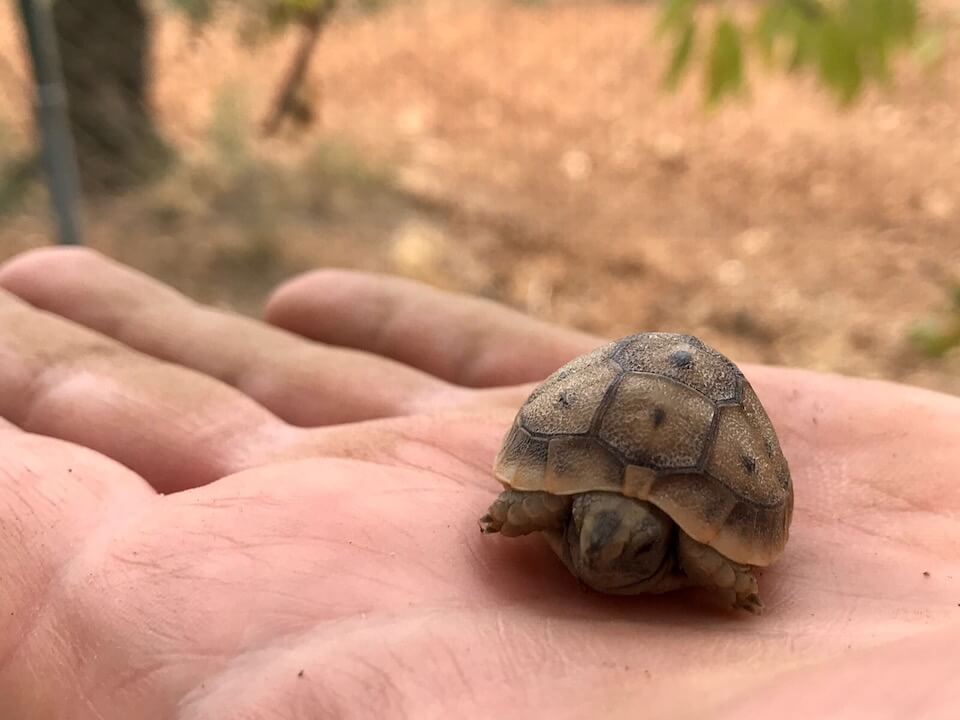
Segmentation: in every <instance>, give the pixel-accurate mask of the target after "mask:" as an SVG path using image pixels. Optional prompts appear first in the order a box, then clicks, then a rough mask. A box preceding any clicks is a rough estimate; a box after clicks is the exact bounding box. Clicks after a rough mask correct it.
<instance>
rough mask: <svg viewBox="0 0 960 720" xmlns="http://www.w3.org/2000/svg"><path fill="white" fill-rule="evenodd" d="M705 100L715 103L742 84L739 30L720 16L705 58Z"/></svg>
mask: <svg viewBox="0 0 960 720" xmlns="http://www.w3.org/2000/svg"><path fill="white" fill-rule="evenodd" d="M706 84H707V101H708V102H709V103H710V104H715V103H716V102H718V101H719V100H721V99H722V98H723V97H725V96H726V95H731V94H733V93H735V92H736V91H737V90H739V89H740V88H741V87H742V86H743V49H742V43H741V39H740V30H739V29H738V28H737V26H736V25H734V23H733V22H732V21H731V20H730V19H729V18H727V17H724V16H721V17H720V18H719V19H718V21H717V23H716V25H715V27H714V32H713V44H712V45H711V47H710V54H709V56H708V58H707V72H706Z"/></svg>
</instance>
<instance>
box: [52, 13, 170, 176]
mask: <svg viewBox="0 0 960 720" xmlns="http://www.w3.org/2000/svg"><path fill="white" fill-rule="evenodd" d="M53 21H54V26H55V28H56V33H57V40H58V43H59V50H60V58H61V61H62V65H63V79H64V84H65V85H66V90H67V99H68V103H69V104H68V112H69V117H70V124H71V126H72V128H73V134H74V143H75V145H76V153H77V163H78V165H79V169H80V177H81V182H82V185H83V188H84V190H85V192H86V193H87V194H88V195H90V194H93V195H97V194H104V193H108V192H117V191H120V190H125V189H130V188H133V187H135V186H137V185H140V184H142V183H144V182H147V181H149V180H150V179H152V178H154V177H155V176H156V175H157V174H158V173H159V172H160V171H161V170H162V169H163V168H164V167H165V165H166V163H167V161H168V160H169V159H170V157H171V152H170V150H169V148H168V147H167V146H166V144H165V143H164V142H163V141H162V139H161V138H160V135H159V133H158V132H157V130H156V127H155V126H154V124H153V118H152V117H151V113H150V108H149V106H148V103H147V99H146V98H147V83H148V80H149V67H148V62H149V58H148V52H147V45H148V41H149V18H148V17H147V13H146V11H145V9H144V0H55V2H54V3H53Z"/></svg>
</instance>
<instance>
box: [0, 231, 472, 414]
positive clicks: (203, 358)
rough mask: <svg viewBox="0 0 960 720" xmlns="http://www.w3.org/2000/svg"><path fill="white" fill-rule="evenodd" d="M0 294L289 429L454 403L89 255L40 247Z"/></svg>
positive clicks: (409, 378)
mask: <svg viewBox="0 0 960 720" xmlns="http://www.w3.org/2000/svg"><path fill="white" fill-rule="evenodd" d="M0 287H3V288H5V289H6V290H8V291H10V292H12V293H14V294H16V295H17V296H19V297H21V298H22V299H24V300H26V301H27V302H28V303H30V304H31V305H34V306H35V307H38V308H41V309H43V310H47V311H49V312H52V313H56V314H58V315H60V316H62V317H65V318H68V319H69V320H72V321H74V322H76V323H80V324H82V325H85V326H87V327H89V328H91V329H93V330H96V331H98V332H101V333H104V334H106V335H109V336H111V337H113V338H115V339H117V340H119V341H120V342H122V343H124V344H126V345H128V346H129V347H131V348H134V349H136V350H139V351H141V352H143V353H147V354H149V355H152V356H154V357H156V358H159V359H162V360H167V361H169V362H174V363H178V364H180V365H184V366H187V367H190V368H193V369H195V370H198V371H200V372H202V373H205V374H207V375H210V376H212V377H215V378H217V379H219V380H221V381H223V382H225V383H227V384H229V385H233V386H234V387H236V388H238V389H239V390H241V391H242V392H244V393H246V394H247V395H249V396H250V397H251V398H253V399H255V400H256V401H257V402H259V403H260V404H262V405H263V406H264V407H266V408H268V409H269V410H271V411H272V412H273V413H275V414H276V415H278V416H280V417H282V418H284V419H285V420H287V421H288V422H291V423H294V424H303V425H321V424H329V423H339V422H351V421H357V420H364V419H368V418H377V417H386V416H391V415H400V414H404V413H409V412H414V411H417V410H421V409H429V408H432V407H434V406H437V405H443V404H444V403H446V402H449V401H451V399H453V400H456V398H455V397H454V396H455V395H456V392H457V391H456V390H455V389H454V388H452V387H451V386H449V385H447V384H446V383H443V382H441V381H439V380H437V379H436V378H433V377H431V376H429V375H427V374H425V373H423V372H420V371H418V370H414V369H413V368H410V367H408V366H406V365H403V364H401V363H398V362H392V361H388V360H385V359H384V358H377V357H374V356H372V355H369V354H368V353H363V352H358V351H356V350H347V349H343V348H330V347H324V346H322V345H318V344H316V343H310V342H306V341H304V340H303V339H302V338H299V337H296V336H295V335H292V334H290V333H287V332H283V331H280V330H278V329H276V328H275V327H271V326H269V325H266V324H264V323H261V322H257V321H254V320H252V319H249V318H244V317H241V316H238V315H234V314H231V313H227V312H223V311H220V310H216V309H214V308H210V307H205V306H202V305H199V304H197V303H194V302H192V301H191V300H189V299H188V298H186V297H185V296H183V295H181V294H180V293H178V292H176V291H175V290H174V289H172V288H170V287H168V286H166V285H163V284H162V283H159V282H157V281H155V280H153V279H152V278H150V277H148V276H146V275H143V274H141V273H139V272H136V271H134V270H131V269H129V268H127V267H124V266H122V265H120V264H118V263H116V262H113V261H111V260H109V259H107V258H105V257H104V256H102V255H100V254H98V253H95V252H93V251H90V250H86V249H72V248H71V249H63V248H54V249H49V248H47V249H43V250H36V251H32V252H29V253H25V254H23V255H20V256H18V257H17V258H14V259H13V260H11V261H9V262H7V263H6V264H5V265H3V266H2V267H0Z"/></svg>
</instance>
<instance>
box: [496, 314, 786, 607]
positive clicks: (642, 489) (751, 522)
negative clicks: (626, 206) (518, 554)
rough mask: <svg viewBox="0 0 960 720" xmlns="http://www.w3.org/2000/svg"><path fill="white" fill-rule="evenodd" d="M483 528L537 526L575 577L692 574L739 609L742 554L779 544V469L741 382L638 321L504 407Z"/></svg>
mask: <svg viewBox="0 0 960 720" xmlns="http://www.w3.org/2000/svg"><path fill="white" fill-rule="evenodd" d="M494 474H495V475H496V477H497V479H498V480H499V481H500V482H501V483H502V484H503V486H504V487H505V488H506V489H505V490H504V491H503V492H502V493H501V494H500V495H499V497H497V499H496V500H494V502H493V504H491V505H490V508H489V510H488V512H487V514H486V515H484V516H483V517H482V518H481V519H480V528H481V530H482V531H483V532H484V533H497V532H499V533H501V534H502V535H505V536H509V537H514V536H517V535H525V534H527V533H531V532H536V531H542V532H543V533H544V534H545V535H546V537H547V539H548V541H549V543H550V546H551V547H552V548H553V550H554V552H555V553H556V554H557V555H558V556H559V557H560V559H561V560H562V561H563V562H564V564H565V565H566V566H567V568H568V569H569V570H570V572H572V573H573V574H574V576H576V577H577V578H579V579H580V580H581V581H582V582H583V583H584V584H586V585H588V586H589V587H592V588H593V589H595V590H598V591H601V592H607V593H615V594H636V593H662V592H667V591H670V590H675V589H678V588H682V587H689V586H702V587H707V588H710V589H712V590H713V591H715V592H716V593H718V594H719V595H720V597H721V598H722V599H723V600H724V601H726V602H729V604H730V605H731V606H733V607H737V608H742V609H744V610H748V611H750V612H753V613H759V612H761V610H762V608H763V604H762V603H761V602H760V597H759V594H758V590H757V581H756V578H755V577H754V574H753V568H755V567H758V566H765V565H768V564H770V563H771V562H772V561H773V560H774V559H775V558H776V557H777V556H779V555H780V553H781V552H782V551H783V549H784V546H785V545H786V542H787V538H788V535H789V528H790V521H791V519H792V517H793V483H792V481H791V478H790V470H789V467H788V466H787V461H786V458H784V456H783V452H782V451H781V449H780V443H779V441H778V439H777V435H776V433H775V431H774V429H773V426H772V425H771V423H770V419H769V418H768V417H767V414H766V411H765V410H764V409H763V407H762V405H761V404H760V401H759V400H758V399H757V395H756V394H755V393H754V391H753V388H752V387H751V386H750V383H749V382H747V380H746V378H744V376H743V374H742V373H741V372H740V370H739V369H738V368H737V367H736V366H735V365H734V364H733V363H732V362H731V361H730V360H728V359H727V358H726V357H724V356H723V355H721V354H720V353H719V352H717V351H716V350H714V349H712V348H710V347H708V346H707V345H705V344H704V343H703V342H702V341H700V340H699V339H697V338H695V337H691V336H689V335H677V334H672V333H641V334H638V335H631V336H629V337H626V338H623V339H621V340H619V341H617V342H613V343H610V344H608V345H605V346H604V347H601V348H598V349H597V350H595V351H593V352H591V353H589V354H587V355H584V356H582V357H579V358H577V359H576V360H573V361H572V362H570V363H568V364H567V365H565V366H564V367H562V368H560V369H559V370H558V371H557V372H555V373H554V374H553V375H551V376H550V377H549V378H547V379H546V380H545V381H544V382H543V383H542V384H541V385H540V386H539V387H537V388H536V389H535V390H534V391H533V393H532V394H531V395H530V397H529V398H528V399H527V401H526V402H525V403H524V404H523V406H522V407H521V408H520V411H519V413H517V417H516V420H515V421H514V423H513V426H512V427H511V428H510V430H509V431H508V433H507V435H506V438H505V439H504V441H503V446H502V447H501V449H500V452H499V453H498V454H497V458H496V462H495V465H494Z"/></svg>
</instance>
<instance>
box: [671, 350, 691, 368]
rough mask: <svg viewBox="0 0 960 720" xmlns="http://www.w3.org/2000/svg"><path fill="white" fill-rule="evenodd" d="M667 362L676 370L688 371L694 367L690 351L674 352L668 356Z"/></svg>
mask: <svg viewBox="0 0 960 720" xmlns="http://www.w3.org/2000/svg"><path fill="white" fill-rule="evenodd" d="M667 360H668V361H669V362H670V364H671V365H673V366H674V367H675V368H680V369H682V370H686V369H687V368H689V367H691V366H692V365H693V353H691V352H690V351H689V350H674V351H673V352H672V353H670V355H669V356H667Z"/></svg>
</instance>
